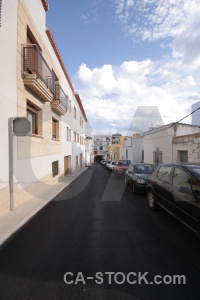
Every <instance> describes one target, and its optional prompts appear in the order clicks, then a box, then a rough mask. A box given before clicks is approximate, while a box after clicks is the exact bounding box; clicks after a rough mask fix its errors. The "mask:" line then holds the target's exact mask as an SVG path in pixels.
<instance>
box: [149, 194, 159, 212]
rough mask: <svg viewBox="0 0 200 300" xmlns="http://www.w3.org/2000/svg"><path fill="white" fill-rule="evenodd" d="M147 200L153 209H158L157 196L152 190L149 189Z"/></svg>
mask: <svg viewBox="0 0 200 300" xmlns="http://www.w3.org/2000/svg"><path fill="white" fill-rule="evenodd" d="M147 200H148V205H149V207H150V208H151V209H152V210H156V208H157V203H156V200H155V196H154V193H153V191H152V190H148V192H147Z"/></svg>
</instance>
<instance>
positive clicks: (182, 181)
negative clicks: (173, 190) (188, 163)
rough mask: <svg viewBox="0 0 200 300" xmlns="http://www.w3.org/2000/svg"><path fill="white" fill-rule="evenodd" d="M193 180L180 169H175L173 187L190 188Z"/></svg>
mask: <svg viewBox="0 0 200 300" xmlns="http://www.w3.org/2000/svg"><path fill="white" fill-rule="evenodd" d="M191 182H192V179H191V177H190V176H189V174H187V173H186V172H185V171H184V170H182V169H180V168H175V170H174V174H173V181H172V183H173V186H175V187H177V188H179V187H190V186H191Z"/></svg>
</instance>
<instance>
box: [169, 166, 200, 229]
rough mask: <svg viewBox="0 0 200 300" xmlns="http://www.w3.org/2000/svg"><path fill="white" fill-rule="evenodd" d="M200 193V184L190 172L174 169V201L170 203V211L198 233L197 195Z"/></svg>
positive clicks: (199, 205)
mask: <svg viewBox="0 0 200 300" xmlns="http://www.w3.org/2000/svg"><path fill="white" fill-rule="evenodd" d="M199 191H200V187H199V184H198V183H197V182H196V181H195V179H194V178H193V177H192V175H191V174H190V173H189V172H187V171H186V170H183V169H182V168H179V167H176V168H175V169H174V173H173V179H172V194H173V201H172V202H171V203H170V206H171V207H170V210H171V211H172V212H173V213H174V214H175V215H176V216H177V217H178V218H180V219H181V220H182V221H183V222H185V223H186V224H187V225H189V226H190V227H192V228H193V229H194V230H196V231H198V232H200V203H199V199H198V197H195V195H196V194H197V193H199ZM195 193H196V194H195Z"/></svg>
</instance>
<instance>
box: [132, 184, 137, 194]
mask: <svg viewBox="0 0 200 300" xmlns="http://www.w3.org/2000/svg"><path fill="white" fill-rule="evenodd" d="M132 190H133V193H134V194H137V188H136V186H135V183H134V182H133V183H132Z"/></svg>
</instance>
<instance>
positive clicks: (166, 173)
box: [157, 166, 172, 183]
mask: <svg viewBox="0 0 200 300" xmlns="http://www.w3.org/2000/svg"><path fill="white" fill-rule="evenodd" d="M171 170H172V167H167V166H163V167H160V169H159V171H158V175H157V176H158V179H159V180H162V181H165V182H168V183H170V174H171Z"/></svg>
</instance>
